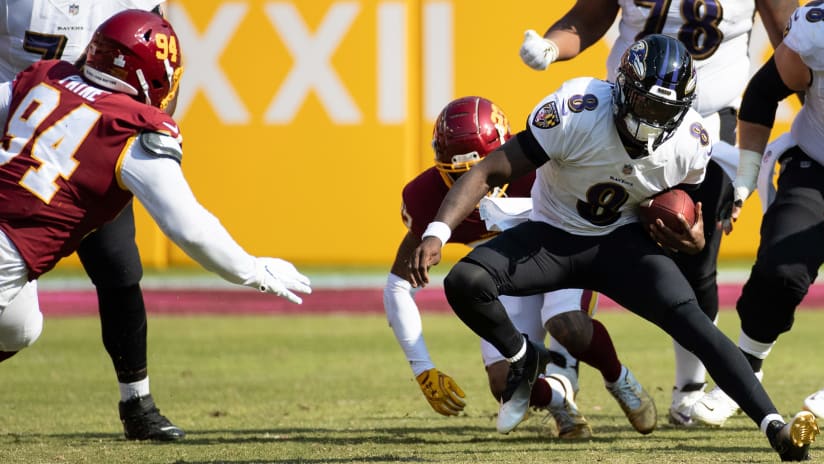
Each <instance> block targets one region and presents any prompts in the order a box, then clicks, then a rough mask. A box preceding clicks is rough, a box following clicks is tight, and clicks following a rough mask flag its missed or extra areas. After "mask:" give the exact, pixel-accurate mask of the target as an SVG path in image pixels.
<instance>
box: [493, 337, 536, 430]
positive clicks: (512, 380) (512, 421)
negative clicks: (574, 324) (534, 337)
mask: <svg viewBox="0 0 824 464" xmlns="http://www.w3.org/2000/svg"><path fill="white" fill-rule="evenodd" d="M524 340H525V341H526V354H524V357H523V358H521V359H519V360H518V361H515V362H514V363H511V364H510V365H509V373H508V374H507V377H506V388H505V389H504V393H503V395H501V407H500V408H499V409H498V420H497V424H496V428H497V429H498V432H500V433H509V432H511V431H512V430H513V429H514V428H515V427H517V426H518V424H520V423H521V422H522V421H523V420H524V419H526V417H527V415H528V414H529V397H530V396H531V395H532V385H533V384H534V383H535V380H537V379H538V374H539V373H541V372H543V371H544V369H546V365H547V363H548V362H549V352H547V350H546V348H544V347H543V346H540V345H537V344H535V343H533V342H531V341H529V339H528V338H527V336H526V335H524Z"/></svg>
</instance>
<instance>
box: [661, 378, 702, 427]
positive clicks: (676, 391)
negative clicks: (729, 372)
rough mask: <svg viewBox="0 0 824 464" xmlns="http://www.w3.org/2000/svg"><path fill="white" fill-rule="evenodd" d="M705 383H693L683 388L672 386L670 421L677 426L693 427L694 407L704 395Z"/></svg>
mask: <svg viewBox="0 0 824 464" xmlns="http://www.w3.org/2000/svg"><path fill="white" fill-rule="evenodd" d="M705 385H706V384H705V383H691V384H688V385H684V386H683V387H682V388H676V387H673V388H672V403H671V404H670V408H669V423H670V424H672V425H675V426H677V427H692V426H693V425H695V421H694V420H692V407H693V406H694V405H695V403H696V402H698V400H700V399H701V398H703V397H704V386H705Z"/></svg>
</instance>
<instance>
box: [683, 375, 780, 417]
mask: <svg viewBox="0 0 824 464" xmlns="http://www.w3.org/2000/svg"><path fill="white" fill-rule="evenodd" d="M755 377H756V378H757V379H758V381H759V382H761V381H762V379H763V378H764V372H763V371H758V372H756V373H755ZM739 412H741V408H739V407H738V403H736V402H735V400H733V399H732V398H730V396H729V395H727V394H726V393H724V390H722V389H721V388H720V387H718V386H717V385H716V386H715V388H713V389H712V390H710V392H709V393H707V394H706V395H704V397H703V398H701V399H699V400H698V401H697V402H696V403H695V405H693V407H692V418H693V419H694V420H697V421H699V422H701V423H704V424H706V425H711V426H714V427H722V426H723V425H724V423H725V422H727V419H729V418H730V417H732V416H734V415H735V414H737V413H739Z"/></svg>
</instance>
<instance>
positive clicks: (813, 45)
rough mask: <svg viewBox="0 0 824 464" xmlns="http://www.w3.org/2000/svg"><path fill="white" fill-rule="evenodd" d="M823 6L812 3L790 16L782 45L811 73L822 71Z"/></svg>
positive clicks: (823, 63)
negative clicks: (798, 57) (810, 70)
mask: <svg viewBox="0 0 824 464" xmlns="http://www.w3.org/2000/svg"><path fill="white" fill-rule="evenodd" d="M822 21H824V5H822V4H818V2H812V3H810V4H808V5H806V6H802V7H799V8H797V9H796V10H795V12H793V14H792V15H791V16H790V22H789V23H788V24H787V33H786V35H785V36H784V45H786V46H787V47H788V48H789V49H790V50H792V51H794V52H796V53H798V55H799V56H800V57H801V59H802V60H803V61H804V64H806V65H807V66H809V67H810V69H812V70H813V71H822V70H824V24H822Z"/></svg>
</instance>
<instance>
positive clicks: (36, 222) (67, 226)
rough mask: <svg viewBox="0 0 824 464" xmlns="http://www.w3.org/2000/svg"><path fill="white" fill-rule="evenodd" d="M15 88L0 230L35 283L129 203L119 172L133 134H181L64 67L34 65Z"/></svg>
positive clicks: (3, 149)
mask: <svg viewBox="0 0 824 464" xmlns="http://www.w3.org/2000/svg"><path fill="white" fill-rule="evenodd" d="M12 90H13V91H12V100H11V106H10V108H9V113H8V121H7V124H6V130H5V132H4V136H3V139H2V145H1V146H0V161H3V165H2V166H0V228H2V229H3V230H4V231H5V232H6V234H7V235H8V236H9V238H11V240H12V241H13V242H14V243H15V246H17V248H18V250H19V251H20V254H21V255H22V256H23V259H24V260H25V261H26V263H27V265H28V266H29V269H30V270H31V272H32V276H33V277H35V276H36V275H39V274H41V273H42V272H45V271H46V270H48V269H50V268H51V267H53V266H54V264H56V262H57V261H58V260H59V259H60V258H61V257H63V256H67V255H68V254H70V253H71V252H72V251H74V249H75V248H76V246H77V244H78V243H79V242H80V240H81V239H82V238H83V236H85V235H86V234H88V233H89V232H91V231H92V230H94V229H96V228H97V227H99V226H101V225H102V224H103V223H105V222H107V221H109V220H111V219H113V218H114V217H115V216H116V215H117V214H118V213H119V212H120V211H121V210H122V209H123V207H124V206H125V205H126V204H127V203H128V202H129V200H130V199H131V193H130V192H128V191H127V190H125V189H124V188H122V187H121V186H120V185H119V183H118V175H117V170H118V168H119V162H120V158H121V156H122V155H123V153H124V152H125V150H126V148H127V147H128V145H129V144H130V143H133V142H134V141H135V136H136V135H137V134H139V133H140V132H142V131H155V132H166V133H170V134H172V135H173V136H177V135H178V134H177V127H176V125H175V124H174V121H173V120H172V119H171V118H170V117H169V116H168V115H166V114H165V113H163V112H162V111H160V110H158V109H157V108H153V107H150V106H148V105H144V104H141V103H139V102H137V101H135V100H133V99H132V98H131V97H129V96H127V95H125V94H118V93H112V92H109V91H106V90H103V89H100V88H97V87H94V86H91V85H89V84H88V83H87V82H86V81H85V80H84V79H83V78H82V77H81V75H80V71H79V70H78V69H77V68H76V67H75V66H73V65H72V64H70V63H68V62H64V61H57V60H50V61H41V62H38V63H36V64H34V65H33V66H31V67H30V68H28V69H27V70H25V71H24V72H22V73H20V74H19V75H18V77H17V79H16V81H15V83H14V86H13V89H12Z"/></svg>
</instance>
